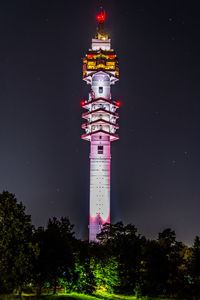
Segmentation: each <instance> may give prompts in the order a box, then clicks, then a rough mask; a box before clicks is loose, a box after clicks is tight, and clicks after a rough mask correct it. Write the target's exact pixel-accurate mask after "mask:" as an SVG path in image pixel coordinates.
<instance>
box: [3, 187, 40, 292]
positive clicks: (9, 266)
mask: <svg viewBox="0 0 200 300" xmlns="http://www.w3.org/2000/svg"><path fill="white" fill-rule="evenodd" d="M30 222H31V218H30V216H29V215H26V214H25V207H24V206H23V204H22V203H18V202H17V199H16V198H15V196H14V195H13V194H10V193H9V192H6V191H4V192H3V193H1V194H0V270H1V272H0V284H1V292H11V291H12V290H13V289H19V293H20V294H21V291H22V287H23V284H25V283H26V282H27V281H28V280H30V278H31V273H32V269H33V265H32V263H33V261H34V258H35V257H36V256H37V253H38V251H37V247H36V246H34V245H33V243H32V226H31V223H30Z"/></svg>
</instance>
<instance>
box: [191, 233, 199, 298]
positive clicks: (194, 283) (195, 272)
mask: <svg viewBox="0 0 200 300" xmlns="http://www.w3.org/2000/svg"><path fill="white" fill-rule="evenodd" d="M189 275H190V277H189V283H190V292H191V294H192V295H193V296H194V298H195V299H199V298H200V238H199V236H196V237H195V240H194V244H193V247H192V249H191V259H190V263H189Z"/></svg>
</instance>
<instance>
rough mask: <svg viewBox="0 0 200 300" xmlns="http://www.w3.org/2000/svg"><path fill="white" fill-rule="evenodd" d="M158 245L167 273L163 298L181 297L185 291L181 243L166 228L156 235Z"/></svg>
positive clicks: (183, 248) (182, 247)
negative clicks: (165, 259)
mask: <svg viewBox="0 0 200 300" xmlns="http://www.w3.org/2000/svg"><path fill="white" fill-rule="evenodd" d="M158 244H159V245H160V246H161V249H162V251H163V254H164V255H165V258H167V262H166V264H165V265H164V267H165V271H166V273H167V278H166V282H165V287H164V290H163V294H164V295H165V296H181V295H182V293H183V291H184V289H185V284H186V280H185V276H184V275H185V274H184V264H185V261H184V252H185V247H184V245H183V243H181V242H178V241H176V234H175V231H173V230H171V229H170V228H167V229H165V230H163V231H162V232H161V233H159V235H158Z"/></svg>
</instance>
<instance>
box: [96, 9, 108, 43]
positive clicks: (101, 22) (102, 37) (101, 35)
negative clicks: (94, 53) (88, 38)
mask: <svg viewBox="0 0 200 300" xmlns="http://www.w3.org/2000/svg"><path fill="white" fill-rule="evenodd" d="M105 19H106V12H105V10H103V9H102V7H100V13H99V14H98V15H97V22H98V25H97V34H96V38H97V39H99V40H107V39H108V34H106V33H105V32H104V21H105Z"/></svg>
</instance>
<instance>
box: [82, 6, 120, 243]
mask: <svg viewBox="0 0 200 300" xmlns="http://www.w3.org/2000/svg"><path fill="white" fill-rule="evenodd" d="M105 17H106V15H105V11H104V12H101V13H100V14H99V15H98V16H97V20H98V27H97V34H96V36H95V38H94V39H92V48H91V49H89V51H88V52H87V54H86V56H85V57H84V59H83V80H85V81H86V83H87V84H90V85H91V91H90V93H89V97H88V99H87V100H84V101H81V105H82V107H83V108H84V109H86V112H85V113H83V114H82V117H83V118H84V119H86V123H84V124H82V128H83V129H84V130H85V134H83V135H82V139H84V140H86V141H89V142H90V212H89V240H90V242H91V241H94V242H96V241H97V239H96V235H97V234H98V233H100V232H101V228H102V226H103V224H105V223H109V222H110V160H111V154H110V153H111V151H110V148H111V142H112V141H115V140H118V139H119V138H118V135H117V134H116V130H117V129H118V128H119V126H118V125H117V119H118V118H119V116H118V114H117V109H118V108H119V106H120V102H119V101H114V100H112V97H111V85H113V84H115V82H116V81H118V80H119V62H118V58H117V56H116V54H115V51H114V50H113V49H111V40H110V38H109V36H108V35H107V34H106V33H105V32H104V21H105Z"/></svg>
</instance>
